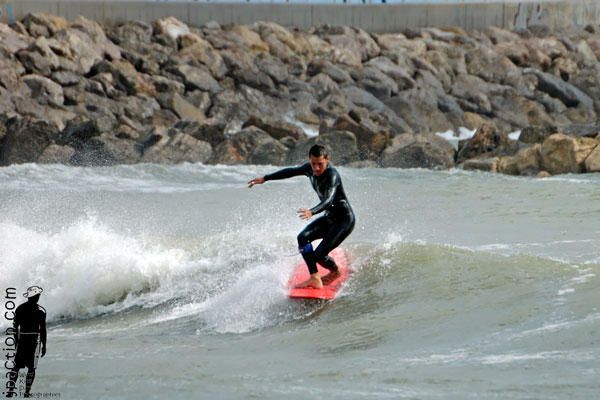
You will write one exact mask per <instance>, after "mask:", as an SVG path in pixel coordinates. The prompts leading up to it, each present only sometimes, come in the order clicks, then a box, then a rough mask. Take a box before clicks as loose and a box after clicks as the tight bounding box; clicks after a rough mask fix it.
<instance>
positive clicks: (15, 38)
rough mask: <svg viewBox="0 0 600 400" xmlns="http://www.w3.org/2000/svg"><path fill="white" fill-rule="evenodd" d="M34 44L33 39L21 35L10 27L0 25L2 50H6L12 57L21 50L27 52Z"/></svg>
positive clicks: (0, 47)
mask: <svg viewBox="0 0 600 400" xmlns="http://www.w3.org/2000/svg"><path fill="white" fill-rule="evenodd" d="M32 42H33V39H31V38H30V37H29V36H26V35H21V34H20V33H18V32H16V31H14V30H13V29H11V28H10V27H9V26H8V25H5V24H3V23H0V49H4V50H5V51H6V52H7V54H11V55H12V54H15V53H17V52H19V51H20V50H25V49H27V48H28V47H29V45H31V43H32Z"/></svg>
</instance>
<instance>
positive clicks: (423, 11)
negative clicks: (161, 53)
mask: <svg viewBox="0 0 600 400" xmlns="http://www.w3.org/2000/svg"><path fill="white" fill-rule="evenodd" d="M0 11H1V12H2V15H1V16H0V20H1V21H3V22H7V21H10V20H11V19H13V20H14V19H19V18H22V17H23V16H24V15H26V14H27V13H30V12H46V13H51V14H55V15H60V16H62V17H65V18H67V19H74V18H75V17H77V16H78V15H83V16H85V17H87V18H91V19H94V20H97V21H113V22H118V21H123V20H143V21H153V20H155V19H158V18H161V17H165V16H171V15H172V16H174V17H176V18H178V19H180V20H181V21H183V22H185V23H187V24H189V25H192V26H199V25H202V24H204V23H206V22H208V21H211V20H214V21H218V22H219V23H223V24H226V23H238V24H251V23H253V22H255V21H259V20H263V21H274V22H277V23H279V24H281V25H284V26H287V27H299V28H309V27H311V26H315V25H321V24H330V25H349V26H355V27H359V28H362V29H364V30H366V31H370V32H395V31H400V30H402V29H406V28H419V27H427V26H437V27H440V26H459V27H462V28H464V29H466V30H472V29H482V28H485V27H487V26H490V25H494V26H499V27H503V28H507V29H515V28H517V29H519V28H525V27H527V26H530V25H539V24H544V25H547V26H549V27H551V28H560V27H566V26H571V25H579V26H581V25H587V24H598V23H600V0H576V1H575V0H563V1H556V0H555V1H549V0H548V1H498V2H481V3H462V2H457V3H450V4H366V5H356V4H343V5H342V4H284V3H203V2H189V1H178V2H157V1H149V0H147V1H145V0H130V1H115V0H95V1H94V0H79V1H77V0H0Z"/></svg>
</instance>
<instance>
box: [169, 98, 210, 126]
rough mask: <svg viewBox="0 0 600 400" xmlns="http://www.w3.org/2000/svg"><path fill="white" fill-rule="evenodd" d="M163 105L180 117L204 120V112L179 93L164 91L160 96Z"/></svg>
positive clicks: (190, 119) (198, 120)
mask: <svg viewBox="0 0 600 400" xmlns="http://www.w3.org/2000/svg"><path fill="white" fill-rule="evenodd" d="M158 102H159V103H160V105H161V107H162V108H164V109H167V110H171V111H173V112H174V113H175V114H176V115H177V116H178V117H179V118H181V119H183V120H187V121H197V122H203V121H204V120H206V115H204V112H203V111H202V110H200V109H198V108H197V107H195V106H194V105H193V104H191V103H190V102H188V101H187V100H186V99H185V98H183V97H182V96H181V95H180V94H179V93H164V94H162V95H160V96H159V97H158Z"/></svg>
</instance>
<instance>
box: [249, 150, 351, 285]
mask: <svg viewBox="0 0 600 400" xmlns="http://www.w3.org/2000/svg"><path fill="white" fill-rule="evenodd" d="M308 158H309V161H308V162H307V163H305V164H302V165H300V166H297V167H289V168H284V169H282V170H279V171H276V172H274V173H272V174H268V175H265V176H263V177H260V178H254V179H252V180H250V181H249V182H248V187H250V188H251V187H252V186H254V185H260V184H263V183H265V182H266V181H272V180H279V179H287V178H291V177H294V176H300V175H305V176H307V177H308V178H309V179H310V182H311V184H312V187H313V189H314V190H315V192H317V195H318V196H319V199H320V200H321V202H320V203H319V204H317V205H316V206H314V207H313V208H311V209H307V208H300V209H299V210H298V211H297V213H298V216H299V217H300V218H302V219H304V220H309V219H310V218H312V217H313V215H316V214H319V213H321V212H325V213H324V215H323V216H321V217H319V218H318V219H316V220H314V221H313V222H311V223H310V224H308V225H307V226H306V228H304V230H302V232H300V234H299V235H298V247H299V250H300V254H302V257H303V258H304V261H306V265H307V266H308V271H309V272H310V278H309V279H308V280H307V281H305V282H303V283H301V284H300V285H298V287H314V288H317V289H318V288H321V287H323V280H325V281H326V282H330V281H333V280H335V278H337V276H338V275H339V270H338V266H337V265H336V264H335V261H334V260H333V259H332V258H331V257H329V252H331V251H332V250H333V249H335V248H336V247H338V246H339V245H340V244H341V243H342V241H343V240H344V239H346V238H347V237H348V235H350V233H351V232H352V229H354V220H355V218H354V212H353V211H352V208H351V207H350V203H349V202H348V199H347V198H346V193H345V192H344V187H343V185H342V178H341V177H340V174H339V173H338V171H337V170H336V169H335V168H334V167H333V165H332V163H331V162H330V161H329V154H328V152H327V149H326V148H325V147H324V146H322V145H318V144H316V145H314V146H312V147H311V148H310V150H309V152H308ZM317 239H323V240H322V241H321V243H319V245H318V246H317V248H316V249H313V246H312V242H313V241H314V240H317ZM317 263H319V264H320V265H322V266H323V267H324V268H326V269H328V270H329V271H330V272H329V274H327V275H326V276H325V277H324V278H323V280H322V279H321V276H320V274H319V271H318V269H317Z"/></svg>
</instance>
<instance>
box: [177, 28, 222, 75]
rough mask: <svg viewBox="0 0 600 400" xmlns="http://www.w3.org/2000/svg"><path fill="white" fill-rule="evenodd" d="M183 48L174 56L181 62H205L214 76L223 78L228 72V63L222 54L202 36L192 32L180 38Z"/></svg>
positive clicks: (192, 63)
mask: <svg viewBox="0 0 600 400" xmlns="http://www.w3.org/2000/svg"><path fill="white" fill-rule="evenodd" d="M180 44H181V49H180V50H179V52H178V53H177V55H176V56H175V57H174V58H175V59H176V60H177V61H178V62H179V63H180V64H190V65H194V64H196V63H197V62H200V63H202V64H204V65H205V66H206V67H207V68H208V70H209V71H210V73H211V74H212V76H213V77H215V78H216V79H223V77H224V76H225V75H226V74H227V71H228V70H227V65H226V64H225V61H224V60H223V57H221V54H220V53H219V52H218V51H217V50H215V49H214V48H213V47H212V45H211V44H210V43H209V42H208V41H206V40H204V39H202V38H201V37H200V36H198V35H196V34H194V33H190V34H187V35H183V36H182V37H181V38H180Z"/></svg>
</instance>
